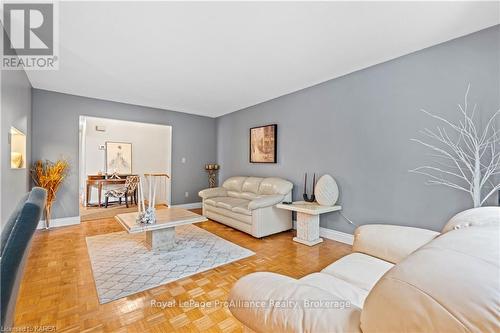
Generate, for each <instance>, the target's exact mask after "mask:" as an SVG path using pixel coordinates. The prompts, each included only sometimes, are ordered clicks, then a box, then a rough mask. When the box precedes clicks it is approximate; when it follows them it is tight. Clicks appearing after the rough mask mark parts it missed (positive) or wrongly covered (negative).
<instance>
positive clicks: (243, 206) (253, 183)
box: [199, 177, 293, 238]
mask: <svg viewBox="0 0 500 333" xmlns="http://www.w3.org/2000/svg"><path fill="white" fill-rule="evenodd" d="M292 188H293V184H292V183H291V182H289V181H287V180H284V179H281V178H259V177H231V178H228V179H227V180H226V181H225V182H224V183H223V184H222V187H216V188H209V189H206V190H203V191H200V192H199V196H200V197H201V198H202V199H203V215H205V216H206V217H208V218H210V219H212V220H214V221H217V222H220V223H223V224H225V225H228V226H230V227H233V228H235V229H238V230H241V231H244V232H246V233H248V234H250V235H252V236H254V237H257V238H260V237H264V236H267V235H271V234H275V233H277V232H281V231H285V230H289V229H292V216H291V212H289V211H286V210H283V209H278V208H276V207H275V205H276V204H277V203H280V202H283V201H291V200H292Z"/></svg>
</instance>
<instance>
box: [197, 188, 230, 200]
mask: <svg viewBox="0 0 500 333" xmlns="http://www.w3.org/2000/svg"><path fill="white" fill-rule="evenodd" d="M198 195H199V196H200V197H202V198H203V199H208V198H213V197H225V196H227V191H226V189H225V188H224V187H213V188H207V189H204V190H201V191H200V192H198Z"/></svg>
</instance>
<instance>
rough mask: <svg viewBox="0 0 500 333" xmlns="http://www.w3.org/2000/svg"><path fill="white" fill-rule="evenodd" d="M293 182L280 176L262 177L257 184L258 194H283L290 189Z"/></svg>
mask: <svg viewBox="0 0 500 333" xmlns="http://www.w3.org/2000/svg"><path fill="white" fill-rule="evenodd" d="M292 187H293V184H292V183H290V182H289V181H287V180H284V179H281V178H274V177H270V178H264V179H263V180H262V182H261V183H260V186H259V194H264V195H269V194H282V195H285V194H287V193H288V192H290V191H291V190H292Z"/></svg>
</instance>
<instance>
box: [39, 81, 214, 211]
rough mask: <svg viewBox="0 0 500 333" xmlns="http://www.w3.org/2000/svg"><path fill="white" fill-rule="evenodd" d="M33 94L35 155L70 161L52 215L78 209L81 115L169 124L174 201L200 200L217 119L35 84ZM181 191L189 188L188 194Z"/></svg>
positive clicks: (189, 201) (173, 202) (210, 158)
mask: <svg viewBox="0 0 500 333" xmlns="http://www.w3.org/2000/svg"><path fill="white" fill-rule="evenodd" d="M32 98H33V153H32V158H33V160H37V159H49V160H56V159H58V158H61V157H64V158H67V159H68V160H69V162H70V164H71V166H72V170H71V173H70V175H69V177H68V179H67V180H66V181H65V183H64V184H63V185H62V188H61V189H60V191H59V192H58V194H57V201H56V203H55V204H54V208H53V218H60V217H69V216H77V215H79V211H78V145H79V139H78V123H79V116H80V115H86V116H95V117H104V118H112V119H120V120H131V121H140V122H145V123H154V124H163V125H170V126H172V204H183V203H191V202H198V201H200V199H199V197H198V191H199V190H201V189H203V188H206V187H207V176H206V174H205V171H204V169H203V167H204V165H205V163H208V162H213V161H214V160H215V159H216V120H215V119H213V118H208V117H201V116H194V115H189V114H185V113H180V112H173V111H167V110H160V109H153V108H147V107H141V106H136V105H130V104H123V103H116V102H110V101H104V100H99V99H92V98H86V97H79V96H73V95H67V94H61V93H56V92H49V91H45V90H38V89H33V93H32ZM151 144H154V142H152V143H151ZM182 157H185V158H186V163H185V164H183V163H181V159H182ZM152 158H154V157H152ZM184 192H189V197H188V198H185V197H184Z"/></svg>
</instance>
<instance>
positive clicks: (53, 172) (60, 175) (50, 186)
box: [31, 160, 69, 229]
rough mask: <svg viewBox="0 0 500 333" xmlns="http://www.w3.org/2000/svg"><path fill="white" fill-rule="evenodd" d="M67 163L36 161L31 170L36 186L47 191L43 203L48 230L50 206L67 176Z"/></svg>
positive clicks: (60, 161)
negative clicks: (45, 200)
mask: <svg viewBox="0 0 500 333" xmlns="http://www.w3.org/2000/svg"><path fill="white" fill-rule="evenodd" d="M68 170H69V163H68V162H67V161H66V160H58V161H56V162H51V161H48V160H47V161H45V162H44V161H40V160H38V161H36V162H35V163H34V164H33V167H32V168H31V177H32V178H33V181H34V182H35V184H36V186H40V187H42V188H44V189H46V190H47V202H46V203H45V228H46V229H48V228H49V223H50V216H51V210H52V204H53V203H54V201H55V200H56V193H57V190H58V189H59V186H60V185H61V183H62V182H63V180H64V178H66V175H67V174H68Z"/></svg>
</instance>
